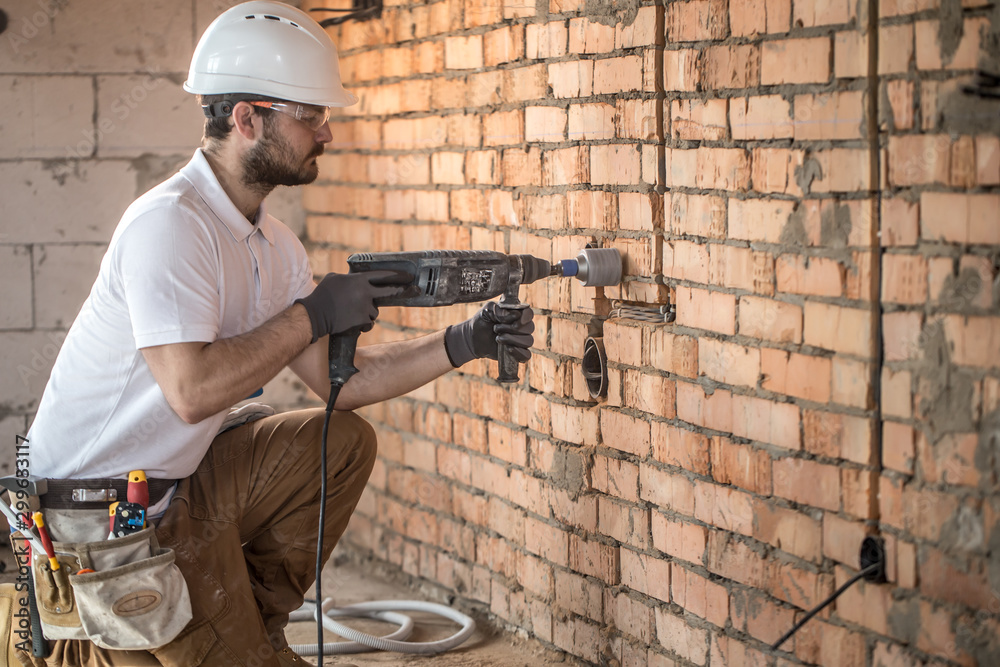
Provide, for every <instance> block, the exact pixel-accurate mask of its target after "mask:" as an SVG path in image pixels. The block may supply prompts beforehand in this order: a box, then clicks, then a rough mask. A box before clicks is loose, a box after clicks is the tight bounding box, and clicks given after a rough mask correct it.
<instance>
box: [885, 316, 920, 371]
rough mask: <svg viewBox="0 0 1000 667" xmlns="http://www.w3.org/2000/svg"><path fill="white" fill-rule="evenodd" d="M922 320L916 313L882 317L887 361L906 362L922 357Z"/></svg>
mask: <svg viewBox="0 0 1000 667" xmlns="http://www.w3.org/2000/svg"><path fill="white" fill-rule="evenodd" d="M921 326H922V319H921V316H920V313H916V312H899V311H897V312H894V313H887V314H885V315H884V316H883V317H882V340H883V349H884V352H885V359H886V361H905V360H908V359H915V358H917V357H919V356H920V344H921V343H920V337H921Z"/></svg>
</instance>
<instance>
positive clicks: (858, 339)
mask: <svg viewBox="0 0 1000 667" xmlns="http://www.w3.org/2000/svg"><path fill="white" fill-rule="evenodd" d="M804 321H805V326H804V330H803V341H804V342H805V343H806V344H807V345H815V346H817V347H822V348H824V349H827V350H833V351H834V352H842V353H845V354H853V355H857V356H869V355H870V354H871V351H872V348H871V313H870V312H869V311H867V310H859V309H854V308H844V307H841V306H834V305H832V304H825V303H815V302H811V301H807V302H806V304H805V317H804Z"/></svg>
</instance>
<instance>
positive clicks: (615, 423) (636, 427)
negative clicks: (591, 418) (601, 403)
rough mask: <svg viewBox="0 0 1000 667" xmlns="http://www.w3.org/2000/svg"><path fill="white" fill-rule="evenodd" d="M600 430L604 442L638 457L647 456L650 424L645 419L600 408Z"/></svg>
mask: <svg viewBox="0 0 1000 667" xmlns="http://www.w3.org/2000/svg"><path fill="white" fill-rule="evenodd" d="M601 432H602V433H605V434H606V436H605V441H604V444H605V445H607V446H608V447H611V448H614V449H618V450H619V451H623V452H626V453H629V454H634V455H635V456H639V457H646V456H649V451H650V425H649V422H648V421H647V420H645V419H637V418H635V417H630V416H628V415H626V414H623V413H620V412H616V411H613V410H607V409H604V410H601Z"/></svg>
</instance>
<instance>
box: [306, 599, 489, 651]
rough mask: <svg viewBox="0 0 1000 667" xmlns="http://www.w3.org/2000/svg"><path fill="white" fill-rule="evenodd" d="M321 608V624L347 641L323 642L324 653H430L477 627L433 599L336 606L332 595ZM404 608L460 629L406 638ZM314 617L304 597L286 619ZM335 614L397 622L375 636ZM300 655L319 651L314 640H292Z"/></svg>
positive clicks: (446, 647)
mask: <svg viewBox="0 0 1000 667" xmlns="http://www.w3.org/2000/svg"><path fill="white" fill-rule="evenodd" d="M320 608H321V609H322V612H323V627H324V628H325V629H326V630H329V631H330V632H335V633H336V634H338V635H340V636H341V637H343V638H344V639H347V640H348V641H344V642H327V643H325V644H323V653H324V654H330V655H345V654H348V653H365V652H368V651H395V652H397V653H416V654H421V655H433V654H435V653H443V652H444V651H448V650H451V649H453V648H455V647H456V646H459V645H460V644H462V643H463V642H465V640H467V639H468V638H469V637H471V636H472V633H473V632H475V631H476V622H475V621H473V620H472V619H471V618H470V617H469V616H466V615H465V614H463V613H462V612H460V611H458V610H456V609H452V608H451V607H446V606H445V605H443V604H437V603H435V602H422V601H419V600H379V601H376V602H360V603H358V604H352V605H349V606H347V607H335V606H334V601H333V599H332V598H326V599H325V600H323V603H322V605H321V606H320ZM403 611H422V612H427V613H431V614H437V615H438V616H443V617H444V618H447V619H449V620H451V621H455V622H456V623H458V624H459V625H461V626H462V627H461V629H460V630H459V631H458V632H456V633H455V634H453V635H452V636H451V637H447V638H445V639H440V640H437V641H433V642H408V641H405V639H406V638H407V637H409V636H410V634H411V633H412V632H413V619H411V618H410V617H409V616H407V615H406V614H401V613H399V612H403ZM315 618H316V604H315V603H314V602H310V601H306V602H305V603H303V605H302V606H301V607H300V608H299V609H298V610H296V611H294V612H292V614H291V615H290V616H289V618H288V620H289V621H309V620H315ZM336 618H372V619H375V620H379V621H386V622H388V623H395V624H396V625H398V626H399V629H397V630H396V631H395V632H392V633H389V634H387V635H385V636H383V637H376V636H374V635H369V634H367V633H365V632H361V631H359V630H355V629H353V628H349V627H347V626H346V625H343V624H342V623H339V622H337V621H336V620H334V619H336ZM290 648H291V649H292V650H293V651H295V652H296V653H298V654H299V655H318V654H319V647H318V646H317V645H316V644H293V645H292V646H291V647H290Z"/></svg>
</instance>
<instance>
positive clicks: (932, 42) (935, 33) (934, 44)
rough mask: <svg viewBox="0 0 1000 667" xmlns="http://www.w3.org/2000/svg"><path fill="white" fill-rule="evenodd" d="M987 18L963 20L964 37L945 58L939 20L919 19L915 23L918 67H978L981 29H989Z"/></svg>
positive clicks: (923, 68)
mask: <svg viewBox="0 0 1000 667" xmlns="http://www.w3.org/2000/svg"><path fill="white" fill-rule="evenodd" d="M988 25H989V22H988V20H987V19H985V18H968V19H965V20H964V21H963V25H962V33H961V36H962V39H961V41H959V43H958V46H957V47H956V48H955V50H954V52H953V53H952V54H951V55H950V57H949V58H948V59H947V60H945V59H944V58H943V54H942V48H941V44H940V43H939V41H938V40H939V34H940V30H941V28H940V26H939V22H938V21H917V22H916V23H915V24H914V31H915V33H916V54H917V69H920V70H936V69H942V68H943V67H949V68H951V69H972V68H974V67H976V65H977V61H978V57H979V42H980V36H979V35H980V30H981V29H983V28H986V29H987V30H988V29H989V28H988V27H987V26H988Z"/></svg>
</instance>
